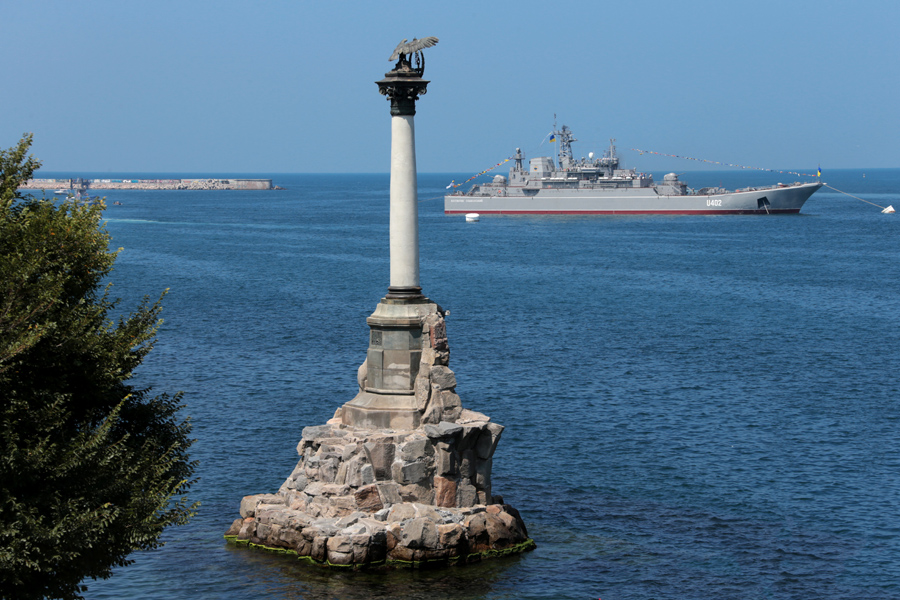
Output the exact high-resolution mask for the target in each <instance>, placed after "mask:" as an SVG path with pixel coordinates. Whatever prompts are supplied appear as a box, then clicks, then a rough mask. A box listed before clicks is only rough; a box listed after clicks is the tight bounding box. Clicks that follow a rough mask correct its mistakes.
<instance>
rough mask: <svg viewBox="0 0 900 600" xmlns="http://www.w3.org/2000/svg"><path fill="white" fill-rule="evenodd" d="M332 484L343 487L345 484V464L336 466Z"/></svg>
mask: <svg viewBox="0 0 900 600" xmlns="http://www.w3.org/2000/svg"><path fill="white" fill-rule="evenodd" d="M334 482H335V483H338V484H341V485H343V484H344V483H346V482H347V463H345V462H341V463H339V464H338V468H337V475H335V476H334Z"/></svg>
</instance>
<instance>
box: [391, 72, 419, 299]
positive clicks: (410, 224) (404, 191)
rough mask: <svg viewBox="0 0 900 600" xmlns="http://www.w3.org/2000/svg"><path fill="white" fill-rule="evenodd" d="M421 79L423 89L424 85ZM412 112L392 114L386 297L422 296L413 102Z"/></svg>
mask: <svg viewBox="0 0 900 600" xmlns="http://www.w3.org/2000/svg"><path fill="white" fill-rule="evenodd" d="M425 83H427V82H423V87H422V89H423V91H424V89H425V88H424V84H425ZM410 105H411V107H412V114H398V115H393V112H392V115H393V116H392V117H391V234H390V235H391V283H390V286H389V287H388V297H390V298H401V297H407V296H415V295H421V292H422V288H421V287H420V286H419V197H418V190H417V181H416V126H415V121H414V115H415V108H416V105H415V102H411V103H410Z"/></svg>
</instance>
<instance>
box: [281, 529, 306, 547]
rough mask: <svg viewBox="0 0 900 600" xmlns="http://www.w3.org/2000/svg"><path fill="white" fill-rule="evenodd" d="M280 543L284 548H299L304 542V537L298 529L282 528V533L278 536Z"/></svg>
mask: <svg viewBox="0 0 900 600" xmlns="http://www.w3.org/2000/svg"><path fill="white" fill-rule="evenodd" d="M278 541H279V542H280V544H279V545H280V546H282V547H283V548H297V546H298V545H299V544H300V542H302V541H303V536H301V535H300V532H299V531H297V530H296V529H291V528H290V527H282V529H281V532H280V533H279V534H278Z"/></svg>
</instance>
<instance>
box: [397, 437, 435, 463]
mask: <svg viewBox="0 0 900 600" xmlns="http://www.w3.org/2000/svg"><path fill="white" fill-rule="evenodd" d="M399 450H400V459H401V460H403V461H406V462H412V461H414V460H418V459H420V458H425V457H426V456H434V446H433V445H432V443H431V442H430V441H429V440H428V438H427V437H424V436H421V437H420V436H410V437H409V438H408V439H407V440H406V441H405V442H403V443H402V444H400V446H399Z"/></svg>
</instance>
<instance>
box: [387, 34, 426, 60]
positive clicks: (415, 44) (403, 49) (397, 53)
mask: <svg viewBox="0 0 900 600" xmlns="http://www.w3.org/2000/svg"><path fill="white" fill-rule="evenodd" d="M437 43H438V39H437V38H436V37H433V36H431V37H426V38H422V39H421V40H419V39H416V38H413V40H412V41H411V42H409V43H407V42H406V39H405V38H404V40H403V41H402V42H400V43H399V44H397V47H396V48H394V53H393V54H391V57H390V58H389V59H388V60H391V61H393V60H397V59H401V60H402V57H403V56H405V55H410V54H414V53H416V52H421V51H422V49H423V48H431V47H432V46H434V45H435V44H437Z"/></svg>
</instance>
